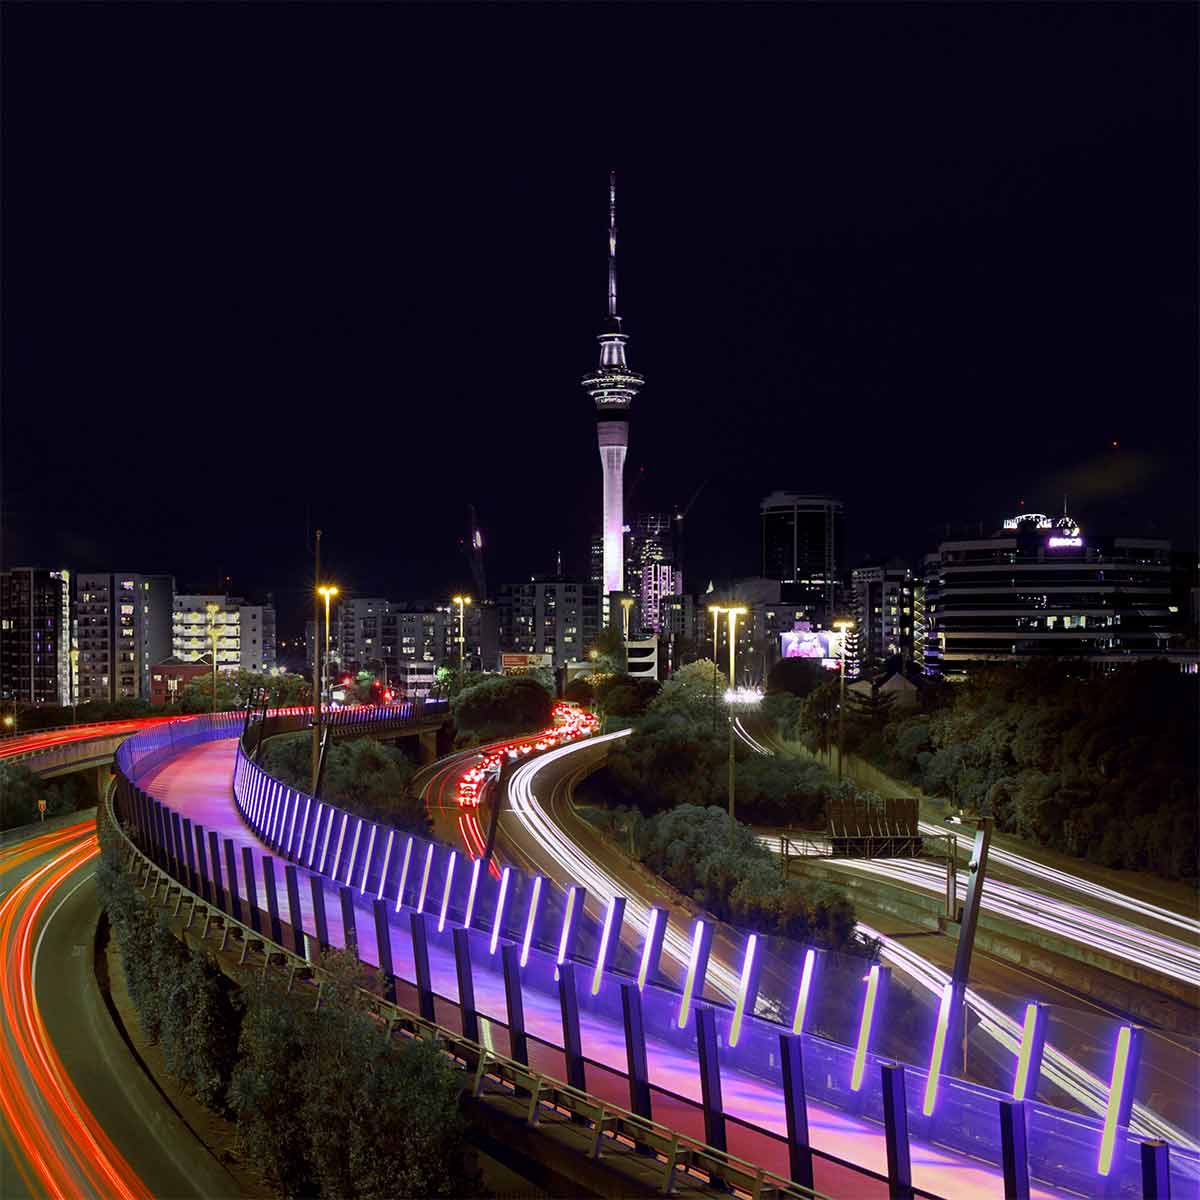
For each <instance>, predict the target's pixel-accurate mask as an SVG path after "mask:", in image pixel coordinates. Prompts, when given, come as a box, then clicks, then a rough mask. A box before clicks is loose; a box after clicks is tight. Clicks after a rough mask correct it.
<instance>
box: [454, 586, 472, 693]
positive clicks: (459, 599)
mask: <svg viewBox="0 0 1200 1200" xmlns="http://www.w3.org/2000/svg"><path fill="white" fill-rule="evenodd" d="M451 599H452V600H453V601H454V603H455V604H457V605H458V674H459V680H458V685H459V687H462V676H463V675H464V674H465V673H466V657H467V633H466V620H467V618H466V612H467V605H468V604H470V603H471V597H470V596H452V597H451Z"/></svg>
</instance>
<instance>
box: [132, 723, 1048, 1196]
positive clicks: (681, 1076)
mask: <svg viewBox="0 0 1200 1200" xmlns="http://www.w3.org/2000/svg"><path fill="white" fill-rule="evenodd" d="M582 744H584V745H586V744H587V743H582ZM555 753H561V751H551V752H550V754H549V755H547V756H544V758H549V757H550V756H552V755H554V754H555ZM233 759H234V739H233V738H230V739H226V740H224V741H215V742H209V743H206V744H202V745H200V746H196V747H193V748H191V749H189V750H185V751H183V752H181V753H180V754H178V755H176V756H175V757H174V758H173V759H171V760H170V761H169V762H167V763H165V764H163V765H161V766H160V767H158V768H155V769H154V770H153V771H151V772H148V773H147V775H146V776H145V777H144V778H143V779H142V780H141V781H140V782H141V786H143V787H144V788H145V789H146V790H147V791H149V792H150V793H151V794H152V795H154V796H155V797H156V798H158V799H159V800H161V801H163V802H164V803H167V804H169V805H170V806H171V807H172V808H173V809H175V810H176V811H177V812H179V813H180V815H181V816H183V815H186V816H189V817H190V818H191V819H192V820H193V821H194V822H195V821H199V822H200V823H202V824H204V826H205V828H206V829H209V828H211V829H215V830H217V831H218V832H219V833H220V834H221V836H223V837H225V836H228V837H230V838H231V839H232V840H233V841H234V842H235V844H236V845H237V846H238V847H241V846H248V847H250V848H251V851H252V854H253V855H254V858H255V862H256V870H260V871H261V859H262V856H263V854H264V853H266V850H265V847H263V846H262V844H261V843H259V842H258V840H257V839H256V838H255V837H254V836H253V834H252V833H250V831H249V830H248V829H247V828H246V826H245V825H244V824H242V822H241V820H240V818H239V816H238V814H237V812H236V809H235V808H234V805H233V802H232V799H231V791H230V782H229V781H230V779H231V775H232V766H233ZM543 760H544V759H539V760H535V761H543ZM529 765H531V764H524V765H523V767H522V768H521V770H525V769H527V767H528V766H529ZM519 773H520V772H518V775H519ZM429 774H430V775H434V776H436V774H437V771H436V770H431V771H430V772H429ZM239 862H240V849H239ZM308 874H311V873H310V872H308V871H302V875H308ZM323 885H324V888H325V892H326V909H327V912H328V915H329V933H330V938H331V940H332V941H333V942H334V943H335V944H338V945H341V944H344V934H343V930H342V927H341V919H340V911H339V909H340V905H339V903H338V899H337V891H336V887H335V885H334V883H333V882H332V881H330V880H328V879H327V878H324V879H323ZM239 890H240V891H242V894H243V895H244V888H239ZM355 890H358V889H355ZM300 894H301V898H302V902H303V906H304V909H305V918H306V920H305V924H306V927H307V928H308V929H310V930H311V928H312V925H311V921H312V913H311V906H310V904H309V902H308V894H309V886H308V881H307V880H303V881H302V885H301V893H300ZM370 899H371V897H362V896H356V897H355V904H356V906H357V908H358V910H359V914H358V917H357V920H358V923H359V929H360V930H362V931H365V930H366V929H368V928H369V925H368V922H369V920H370V908H369V903H370ZM405 929H406V922H405V921H404V920H403V918H402V917H398V918H396V919H394V920H393V922H392V923H391V952H392V958H393V962H394V968H395V970H396V972H397V974H398V975H400V976H401V977H402V978H404V979H407V980H409V981H411V980H413V979H414V978H415V974H414V971H413V966H412V950H411V944H410V939H409V937H408V935H407V933H406V932H404V930H405ZM359 954H360V956H361V957H362V958H363V959H364V960H365V961H367V962H371V963H377V961H378V955H377V952H376V948H375V945H374V938H371V937H367V938H365V939H364V940H361V941H360V943H359ZM429 954H430V966H431V974H432V981H433V986H434V989H435V991H437V992H439V993H441V994H442V995H444V996H446V997H448V998H450V999H452V1000H456V999H457V996H458V988H457V981H456V978H455V969H454V962H453V955H452V953H451V952H450V951H449V948H448V946H447V945H446V940H445V939H444V938H437V939H431V942H430V946H429ZM474 975H475V999H476V1005H477V1008H478V1010H479V1012H480V1013H481V1014H482V1015H483V1016H484V1017H486V1018H491V1020H494V1021H496V1022H500V1023H503V1021H504V1019H505V1012H506V1006H505V998H504V985H503V977H502V974H501V972H500V970H499V964H498V955H489V954H477V956H476V959H475V963H474ZM524 1007H525V1020H526V1026H527V1028H528V1030H529V1032H530V1033H532V1034H534V1035H535V1036H536V1037H538V1038H541V1039H543V1040H544V1041H546V1042H548V1043H550V1044H552V1045H561V1030H562V1025H561V1013H560V1010H559V1003H558V998H557V995H556V994H553V993H552V992H550V991H543V990H541V989H540V988H534V987H527V988H526V989H525V996H524ZM580 1023H581V1032H582V1038H583V1046H584V1052H585V1054H586V1055H587V1056H588V1057H589V1058H591V1059H593V1060H595V1061H597V1062H600V1063H603V1064H606V1065H608V1066H610V1067H611V1068H612V1069H613V1070H615V1071H617V1072H620V1073H622V1074H623V1073H624V1070H625V1041H624V1033H623V1030H622V1029H621V1027H620V1026H619V1025H614V1024H613V1022H611V1021H610V1020H608V1019H607V1018H606V1017H604V1016H603V1015H602V1014H601V1013H595V1012H590V1011H584V1012H582V1013H581V1015H580ZM492 1036H495V1038H496V1039H497V1041H498V1042H500V1044H501V1045H503V1039H504V1033H503V1030H500V1029H497V1030H496V1031H495V1034H494V1035H493V1033H492V1032H491V1027H490V1024H489V1023H488V1022H485V1024H484V1037H485V1039H486V1038H487V1037H492ZM647 1048H648V1053H649V1058H650V1064H651V1066H650V1075H651V1082H652V1083H654V1084H657V1085H659V1086H661V1087H664V1088H667V1089H669V1090H671V1091H673V1092H675V1093H677V1094H679V1095H682V1096H684V1097H687V1098H688V1099H691V1100H693V1101H698V1100H699V1099H700V1085H699V1080H698V1077H697V1072H696V1067H695V1059H694V1055H693V1054H690V1053H687V1052H686V1051H683V1050H682V1049H681V1048H680V1047H679V1046H678V1045H675V1044H673V1043H667V1042H664V1041H660V1040H657V1039H656V1038H655V1037H653V1036H652V1035H651V1036H648V1039H647ZM723 1088H724V1092H725V1104H726V1111H727V1112H729V1113H730V1114H731V1115H735V1116H741V1117H743V1118H745V1119H747V1120H748V1121H750V1122H752V1123H753V1124H755V1125H759V1126H761V1127H763V1128H766V1129H770V1130H772V1131H774V1132H776V1133H780V1134H782V1133H783V1132H784V1127H785V1126H784V1114H783V1110H782V1103H781V1099H780V1096H779V1093H778V1090H777V1088H775V1087H773V1086H772V1085H770V1084H768V1083H766V1082H765V1081H764V1080H762V1079H761V1078H759V1077H758V1076H754V1075H749V1074H743V1073H742V1072H740V1071H738V1070H735V1069H732V1068H730V1069H728V1070H727V1072H726V1073H725V1077H724V1079H723ZM809 1123H810V1130H811V1134H812V1138H813V1143H814V1145H816V1146H818V1147H820V1148H821V1149H823V1150H826V1151H828V1152H830V1153H832V1154H835V1155H837V1156H839V1157H841V1158H843V1159H845V1160H848V1161H851V1162H857V1163H861V1164H863V1165H865V1166H868V1167H870V1168H872V1169H874V1170H877V1171H882V1170H884V1168H885V1154H884V1145H883V1139H882V1135H881V1133H880V1131H879V1129H878V1127H876V1126H871V1125H868V1124H864V1123H862V1122H860V1121H858V1120H856V1119H855V1118H853V1117H851V1116H848V1115H847V1114H846V1113H844V1112H841V1111H838V1110H835V1109H826V1108H823V1107H821V1106H819V1105H816V1104H812V1105H810V1111H809ZM912 1156H913V1165H914V1173H915V1175H916V1178H917V1180H918V1182H919V1183H920V1185H921V1186H924V1187H928V1188H929V1189H930V1190H931V1191H933V1192H935V1193H937V1194H940V1195H943V1196H947V1197H953V1198H954V1200H960V1198H961V1200H974V1198H976V1197H978V1198H980V1200H982V1198H983V1197H994V1196H995V1195H996V1194H997V1193H998V1184H997V1177H996V1172H995V1170H994V1169H993V1168H991V1167H989V1166H988V1165H987V1164H986V1163H982V1162H977V1161H975V1160H973V1159H966V1158H964V1157H963V1156H961V1155H957V1154H953V1153H951V1152H948V1151H944V1150H942V1149H941V1148H939V1147H934V1146H930V1145H928V1144H924V1143H921V1142H920V1141H916V1140H914V1143H913V1149H912ZM1035 1195H1037V1196H1039V1197H1047V1196H1050V1195H1053V1193H1050V1192H1047V1191H1045V1190H1041V1189H1035Z"/></svg>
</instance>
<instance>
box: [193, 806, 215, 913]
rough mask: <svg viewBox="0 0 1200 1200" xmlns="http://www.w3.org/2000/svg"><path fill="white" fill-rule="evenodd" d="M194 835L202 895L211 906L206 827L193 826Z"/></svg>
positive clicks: (211, 896)
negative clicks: (205, 842) (205, 837)
mask: <svg viewBox="0 0 1200 1200" xmlns="http://www.w3.org/2000/svg"><path fill="white" fill-rule="evenodd" d="M192 834H193V836H194V837H195V839H196V868H197V872H198V874H199V876H200V895H201V896H203V897H204V901H205V903H206V904H211V903H212V899H213V895H212V881H211V880H210V879H209V877H208V854H207V853H206V852H205V849H204V826H203V825H193V826H192Z"/></svg>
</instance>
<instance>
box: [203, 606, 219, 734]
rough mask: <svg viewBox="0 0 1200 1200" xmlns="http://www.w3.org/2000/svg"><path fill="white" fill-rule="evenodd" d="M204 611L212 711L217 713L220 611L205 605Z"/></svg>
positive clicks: (215, 607) (217, 607)
mask: <svg viewBox="0 0 1200 1200" xmlns="http://www.w3.org/2000/svg"><path fill="white" fill-rule="evenodd" d="M204 611H205V612H206V613H207V614H208V639H209V641H210V642H211V643H212V669H213V670H212V710H213V713H214V714H215V713H216V711H217V638H218V637H219V636H220V635H219V634H218V632H217V614H218V613H219V612H220V611H221V606H220V605H219V604H206V605H205V606H204Z"/></svg>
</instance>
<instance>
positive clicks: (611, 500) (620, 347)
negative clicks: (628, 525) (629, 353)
mask: <svg viewBox="0 0 1200 1200" xmlns="http://www.w3.org/2000/svg"><path fill="white" fill-rule="evenodd" d="M597 340H598V341H599V342H600V365H599V367H598V369H597V370H595V371H593V372H592V373H591V374H588V375H585V376H584V378H583V380H582V385H583V388H584V390H585V391H586V392H587V394H588V395H589V396H590V397H591V398H592V402H593V403H594V404H595V406H596V418H597V419H596V439H597V443H598V444H599V447H600V464H601V470H602V472H603V513H604V516H603V531H602V534H603V541H604V581H603V584H602V585H601V586H602V588H603V595H604V597H605V605H606V606H607V603H608V597H610V596H611V595H612V593H613V592H623V591H625V492H624V487H625V483H624V472H625V452H626V450H627V448H628V446H629V410H630V407H631V406H632V404H633V398H634V396H636V395H637V393H638V390H639V389H640V388H641V386H642V384H643V383H644V382H645V380H644V379H643V377H642V376H641V375H639V374H638V373H637V372H636V371H632V370H630V368H629V365H628V363H627V362H626V360H625V343H626V342H627V341H628V340H629V338H628V337H627V336H626V335H625V334H624V333H623V332H622V330H621V318H620V317H619V316H617V182H616V173H615V172H613V173H611V174H610V175H609V180H608V321H607V324H606V325H605V328H604V332H603V333H601V334H600V335H599V337H598V339H597Z"/></svg>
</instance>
